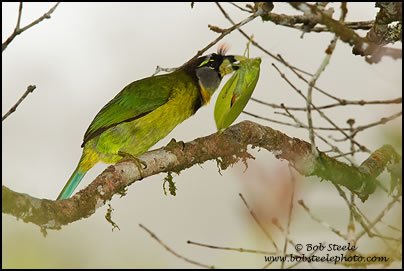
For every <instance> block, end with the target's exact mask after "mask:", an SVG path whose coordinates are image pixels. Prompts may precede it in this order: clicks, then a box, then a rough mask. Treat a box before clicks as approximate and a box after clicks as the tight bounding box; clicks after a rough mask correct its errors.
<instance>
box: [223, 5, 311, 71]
mask: <svg viewBox="0 0 404 271" xmlns="http://www.w3.org/2000/svg"><path fill="white" fill-rule="evenodd" d="M216 5H217V6H218V8H219V9H220V11H221V12H222V13H223V15H224V17H225V18H226V19H227V20H229V22H230V23H231V24H233V25H235V23H234V21H233V20H232V19H231V18H230V16H229V15H228V14H227V12H226V11H225V10H224V9H223V7H222V6H221V5H220V4H219V3H218V2H216ZM238 31H239V32H240V33H241V34H242V35H243V36H244V37H245V38H246V39H247V40H249V41H251V43H252V44H253V45H254V46H255V47H257V48H259V49H260V50H261V51H263V52H264V53H266V54H267V55H269V56H270V57H272V58H274V59H276V60H278V61H280V59H279V58H278V57H277V56H275V55H274V54H272V53H271V52H269V51H268V50H266V49H265V48H264V47H262V46H261V45H259V44H258V43H257V42H256V41H255V40H253V39H252V38H251V36H249V35H248V34H246V33H245V32H244V31H243V30H242V29H241V28H239V29H238ZM293 68H294V69H295V70H297V71H299V72H301V73H304V74H307V75H309V76H313V75H312V74H311V73H309V72H306V71H304V70H302V69H299V68H296V67H293Z"/></svg>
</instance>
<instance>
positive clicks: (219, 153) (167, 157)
mask: <svg viewBox="0 0 404 271" xmlns="http://www.w3.org/2000/svg"><path fill="white" fill-rule="evenodd" d="M248 146H252V147H253V148H255V147H259V148H264V149H266V150H268V151H270V152H273V153H274V155H275V156H276V157H277V158H278V159H285V160H288V161H289V163H290V164H291V165H292V166H293V167H294V168H295V169H296V170H297V171H298V172H300V173H301V174H302V175H305V176H318V177H320V178H322V179H326V180H329V181H331V182H333V183H334V184H339V185H343V186H345V187H346V188H348V189H349V190H350V191H352V192H353V193H355V194H356V195H358V196H359V197H360V198H361V199H362V200H366V199H367V198H368V196H369V195H370V194H372V193H373V192H374V191H375V189H376V184H377V181H376V177H377V176H378V175H379V174H380V173H381V172H382V171H383V168H384V167H385V166H386V165H387V163H389V162H395V163H398V161H401V156H399V155H398V154H397V153H396V152H395V151H394V149H393V148H392V147H391V146H388V145H386V146H383V147H382V148H381V149H379V150H378V151H376V152H375V153H377V155H376V156H375V155H373V154H372V155H371V156H370V158H369V159H371V160H369V159H368V160H366V161H365V162H364V163H363V164H362V165H361V166H360V167H359V168H357V167H354V166H350V165H347V164H344V163H342V162H340V161H338V160H336V159H333V158H330V157H328V156H327V155H326V154H325V153H322V152H319V156H318V157H317V158H316V157H315V156H314V155H312V153H311V145H310V144H309V143H307V142H305V141H302V140H300V139H298V138H291V137H289V136H287V135H285V134H283V133H281V132H279V131H277V130H274V129H272V128H270V127H267V126H262V125H259V124H257V123H254V122H251V121H243V122H241V123H238V124H236V125H233V126H231V127H230V128H228V129H227V130H226V131H225V132H224V133H223V134H221V135H219V134H217V133H214V134H211V135H209V136H206V137H201V138H197V139H195V140H193V141H191V142H188V143H183V142H180V143H176V142H175V141H172V142H170V143H169V144H168V145H167V146H166V147H163V148H160V149H158V150H154V151H149V152H147V153H144V154H143V155H141V156H139V157H138V158H139V159H141V160H143V161H145V162H146V164H147V168H145V169H144V170H143V175H144V177H145V178H147V177H148V176H152V175H155V174H158V173H161V172H179V171H181V170H184V169H187V168H189V167H191V166H193V165H195V164H200V163H203V162H205V161H208V160H213V159H215V160H216V161H217V163H218V166H219V167H220V169H226V168H227V167H228V166H230V165H232V164H234V163H236V162H237V161H239V160H242V161H243V162H244V163H246V160H247V159H249V158H253V156H252V155H251V154H249V153H248V152H247V147H248ZM375 168H377V170H373V169H375ZM139 180H140V174H139V171H138V168H137V167H136V165H135V164H134V163H133V162H132V161H131V160H124V161H120V162H118V163H117V164H115V165H111V166H109V167H108V168H107V169H106V170H105V171H104V172H103V173H102V174H100V175H99V176H98V177H97V178H96V179H95V180H94V181H93V182H92V183H91V184H90V185H88V186H87V187H86V188H84V189H83V190H81V191H79V192H78V193H76V194H75V195H74V196H73V197H72V198H69V199H66V200H60V201H53V200H47V199H38V198H34V197H31V196H29V195H27V194H23V193H17V192H14V191H12V190H10V189H9V188H7V187H5V186H3V187H2V212H3V213H6V214H10V215H12V216H15V217H17V218H20V219H22V220H23V221H25V222H31V223H34V224H36V225H38V226H40V227H41V228H42V229H43V230H46V229H60V228H61V227H62V226H63V225H67V224H69V223H72V222H74V221H77V220H80V219H82V218H85V217H89V216H90V215H92V214H93V213H94V212H95V211H96V209H97V208H99V207H101V206H102V205H104V204H105V203H106V202H107V201H108V200H111V198H112V196H113V195H115V194H121V195H123V194H124V193H125V190H124V189H125V188H126V187H127V186H129V185H131V184H132V183H134V182H135V181H139Z"/></svg>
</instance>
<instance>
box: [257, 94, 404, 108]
mask: <svg viewBox="0 0 404 271" xmlns="http://www.w3.org/2000/svg"><path fill="white" fill-rule="evenodd" d="M251 100H252V101H254V102H256V103H260V104H263V105H266V106H269V107H272V108H283V107H282V106H281V105H278V104H273V103H267V102H264V101H261V100H259V99H255V98H253V97H252V98H251ZM402 100H403V99H402V97H399V98H395V99H390V100H380V101H365V100H359V101H349V100H345V99H342V100H341V102H338V103H333V104H327V105H322V106H317V109H321V110H323V109H329V108H334V107H338V106H346V105H361V106H363V105H370V104H372V105H379V104H401V103H402ZM285 107H286V108H287V109H288V110H294V111H306V110H307V108H306V107H292V106H285Z"/></svg>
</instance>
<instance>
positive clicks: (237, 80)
mask: <svg viewBox="0 0 404 271" xmlns="http://www.w3.org/2000/svg"><path fill="white" fill-rule="evenodd" d="M234 57H235V59H236V60H238V61H240V63H239V64H234V65H237V66H238V67H239V68H238V69H237V70H236V71H235V73H234V74H233V76H232V77H231V78H230V79H229V80H228V81H227V82H226V84H225V85H224V87H223V88H222V90H221V91H220V94H219V96H218V98H217V100H216V104H215V112H214V116H215V122H216V127H217V129H218V131H219V133H221V132H223V131H224V130H225V129H226V128H227V127H229V126H230V125H231V124H232V123H233V122H234V121H235V120H236V119H237V117H238V116H239V115H240V113H241V112H242V111H243V109H244V107H245V106H246V105H247V103H248V101H249V100H250V97H251V95H252V93H253V91H254V89H255V86H256V85H257V82H258V77H259V73H260V65H261V58H247V57H244V56H234Z"/></svg>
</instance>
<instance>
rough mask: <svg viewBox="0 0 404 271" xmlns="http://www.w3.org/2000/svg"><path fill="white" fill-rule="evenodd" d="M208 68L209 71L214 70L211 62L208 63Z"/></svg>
mask: <svg viewBox="0 0 404 271" xmlns="http://www.w3.org/2000/svg"><path fill="white" fill-rule="evenodd" d="M208 67H209V69H212V70H214V69H215V64H214V63H213V62H209V64H208Z"/></svg>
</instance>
